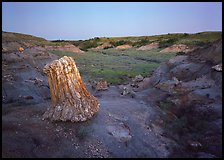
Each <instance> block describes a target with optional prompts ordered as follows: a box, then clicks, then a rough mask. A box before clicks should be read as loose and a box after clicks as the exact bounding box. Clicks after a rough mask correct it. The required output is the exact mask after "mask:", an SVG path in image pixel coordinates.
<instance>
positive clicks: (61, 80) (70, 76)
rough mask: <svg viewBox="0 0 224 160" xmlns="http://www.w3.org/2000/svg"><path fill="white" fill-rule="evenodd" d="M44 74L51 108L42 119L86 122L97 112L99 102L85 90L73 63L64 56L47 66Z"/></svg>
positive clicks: (69, 58)
mask: <svg viewBox="0 0 224 160" xmlns="http://www.w3.org/2000/svg"><path fill="white" fill-rule="evenodd" d="M43 71H44V73H45V74H47V76H48V83H49V86H50V91H51V99H52V106H50V107H49V108H48V110H47V111H46V112H45V113H44V115H43V119H50V120H53V121H72V122H78V121H86V120H88V119H90V118H91V117H92V116H93V115H94V114H95V113H96V112H97V111H98V110H99V106H100V104H99V102H98V100H97V98H95V97H94V96H92V95H91V93H90V92H89V91H88V90H87V89H86V86H85V84H84V82H83V81H82V79H81V76H80V73H79V70H78V69H77V67H76V64H75V61H74V60H73V59H72V58H71V57H67V56H64V57H62V58H60V59H59V60H55V61H53V62H51V63H49V64H47V65H46V66H45V67H44V69H43Z"/></svg>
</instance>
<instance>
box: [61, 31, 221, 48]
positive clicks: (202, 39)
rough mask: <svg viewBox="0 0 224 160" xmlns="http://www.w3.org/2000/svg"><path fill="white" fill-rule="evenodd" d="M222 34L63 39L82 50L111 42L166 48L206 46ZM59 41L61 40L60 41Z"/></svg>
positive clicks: (114, 43) (116, 44)
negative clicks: (182, 45)
mask: <svg viewBox="0 0 224 160" xmlns="http://www.w3.org/2000/svg"><path fill="white" fill-rule="evenodd" d="M221 36H222V32H200V33H195V34H188V33H175V34H170V33H168V34H163V35H154V36H136V37H133V36H130V37H95V38H92V39H88V40H78V41H77V40H76V41H61V42H69V43H72V44H74V45H76V46H78V47H79V48H80V49H82V50H88V49H90V48H96V47H98V46H100V45H103V44H111V45H112V46H113V47H117V46H119V45H131V46H133V47H141V46H144V45H147V44H150V43H152V42H158V43H159V47H160V48H166V47H169V46H171V45H173V44H185V45H188V46H190V47H195V46H204V45H207V44H210V43H212V42H214V41H215V40H217V39H219V38H220V37H221ZM58 42H59V41H58Z"/></svg>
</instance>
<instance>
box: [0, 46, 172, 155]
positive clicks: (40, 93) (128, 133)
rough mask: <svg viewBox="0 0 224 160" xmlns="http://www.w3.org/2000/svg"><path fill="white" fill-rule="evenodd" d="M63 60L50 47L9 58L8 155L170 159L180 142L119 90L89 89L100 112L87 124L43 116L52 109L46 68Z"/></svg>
mask: <svg viewBox="0 0 224 160" xmlns="http://www.w3.org/2000/svg"><path fill="white" fill-rule="evenodd" d="M57 58H58V57H57V56H55V55H52V54H49V53H48V52H47V51H46V50H45V49H44V48H38V47H36V48H35V47H34V48H31V49H26V50H25V51H24V52H23V53H19V52H13V53H7V54H3V61H2V66H3V68H2V71H3V75H2V81H3V82H2V84H3V87H2V94H3V97H2V100H3V102H2V105H3V106H2V112H3V113H2V147H3V148H2V156H3V157H168V156H169V153H170V152H171V150H172V147H171V146H172V145H174V144H175V142H173V141H172V140H170V139H168V138H166V137H164V136H161V134H162V128H161V127H160V126H159V125H158V124H156V123H154V120H153V119H154V118H155V117H156V116H155V115H158V114H159V112H160V111H159V110H158V109H157V108H155V107H153V106H151V105H150V104H149V103H147V102H146V101H144V96H143V95H144V94H143V95H141V94H138V96H137V97H135V98H132V97H130V96H122V95H121V91H120V89H119V88H118V87H117V86H110V87H109V89H108V90H106V91H95V90H93V89H92V87H91V86H90V85H89V84H88V83H86V84H87V88H88V90H89V91H90V92H91V93H92V94H93V95H94V96H96V97H97V98H98V99H99V102H100V106H101V107H100V110H99V112H98V113H97V114H96V115H95V116H94V117H93V118H92V119H91V120H89V121H86V122H82V123H72V122H50V121H48V120H44V121H43V120H42V115H43V113H44V112H45V111H46V109H47V107H49V105H51V100H50V91H49V87H48V83H47V77H46V75H44V74H43V72H42V70H41V68H43V66H44V65H45V64H46V63H48V62H50V61H52V60H54V59H57Z"/></svg>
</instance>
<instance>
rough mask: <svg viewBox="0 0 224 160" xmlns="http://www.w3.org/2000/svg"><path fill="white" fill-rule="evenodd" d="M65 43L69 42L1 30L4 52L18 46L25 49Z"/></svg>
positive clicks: (15, 48)
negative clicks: (55, 41)
mask: <svg viewBox="0 0 224 160" xmlns="http://www.w3.org/2000/svg"><path fill="white" fill-rule="evenodd" d="M65 44H70V43H66V42H64V43H53V42H51V41H48V40H46V39H44V38H39V37H35V36H32V35H27V34H21V33H14V32H3V31H2V50H4V51H6V52H13V51H17V50H18V48H19V47H22V48H24V49H25V48H31V47H34V46H41V47H44V46H61V45H65Z"/></svg>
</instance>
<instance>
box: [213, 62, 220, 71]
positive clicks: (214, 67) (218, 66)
mask: <svg viewBox="0 0 224 160" xmlns="http://www.w3.org/2000/svg"><path fill="white" fill-rule="evenodd" d="M212 69H215V70H216V71H218V72H221V71H222V63H221V64H217V65H215V66H213V67H212Z"/></svg>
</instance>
